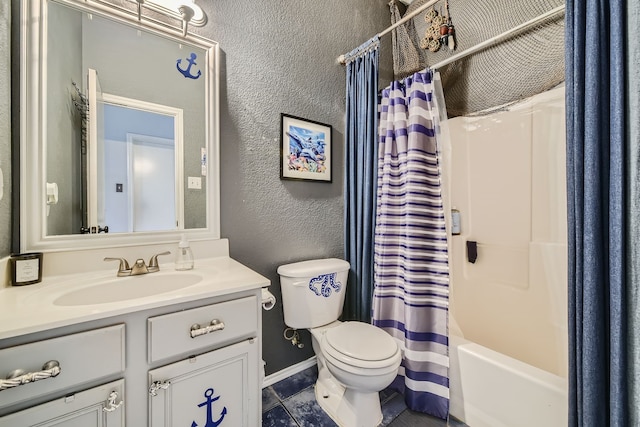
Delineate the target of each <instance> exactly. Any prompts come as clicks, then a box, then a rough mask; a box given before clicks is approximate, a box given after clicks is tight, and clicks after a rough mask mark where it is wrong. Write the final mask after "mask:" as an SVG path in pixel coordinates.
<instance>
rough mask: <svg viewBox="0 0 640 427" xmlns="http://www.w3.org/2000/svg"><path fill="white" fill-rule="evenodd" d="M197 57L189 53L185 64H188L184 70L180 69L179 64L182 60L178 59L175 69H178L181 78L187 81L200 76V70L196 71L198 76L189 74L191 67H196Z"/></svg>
mask: <svg viewBox="0 0 640 427" xmlns="http://www.w3.org/2000/svg"><path fill="white" fill-rule="evenodd" d="M197 57H198V55H196V54H195V53H191V55H189V57H188V58H187V62H188V63H189V65H187V68H186V69H182V68H180V63H181V62H182V59H178V60H177V61H176V68H177V69H178V71H180V73H181V74H182V75H183V76H185V77H186V78H188V79H197V78H198V77H200V75H201V74H202V71H200V70H198V74H191V67H193V66H194V65H198V64H196V58H197Z"/></svg>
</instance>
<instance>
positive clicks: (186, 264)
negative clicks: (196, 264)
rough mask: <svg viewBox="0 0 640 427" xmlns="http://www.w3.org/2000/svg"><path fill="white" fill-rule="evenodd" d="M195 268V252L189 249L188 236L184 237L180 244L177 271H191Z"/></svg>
mask: <svg viewBox="0 0 640 427" xmlns="http://www.w3.org/2000/svg"><path fill="white" fill-rule="evenodd" d="M192 268H193V252H191V248H190V247H189V242H188V241H187V236H186V235H184V234H183V235H182V238H181V239H180V243H178V254H177V255H176V270H191V269H192Z"/></svg>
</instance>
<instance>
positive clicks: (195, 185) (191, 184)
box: [187, 176, 202, 190]
mask: <svg viewBox="0 0 640 427" xmlns="http://www.w3.org/2000/svg"><path fill="white" fill-rule="evenodd" d="M187 188H191V189H194V190H200V189H201V188H202V178H200V177H199V176H190V177H189V178H188V181H187Z"/></svg>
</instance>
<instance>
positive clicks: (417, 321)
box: [373, 70, 449, 419]
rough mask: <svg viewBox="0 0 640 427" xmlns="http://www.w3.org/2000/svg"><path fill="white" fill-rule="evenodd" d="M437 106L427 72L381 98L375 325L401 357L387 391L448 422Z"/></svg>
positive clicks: (445, 275)
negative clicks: (396, 346) (395, 344)
mask: <svg viewBox="0 0 640 427" xmlns="http://www.w3.org/2000/svg"><path fill="white" fill-rule="evenodd" d="M435 100H436V97H435V95H434V84H433V73H432V72H431V71H430V70H427V71H424V72H420V73H416V74H414V75H413V76H410V77H408V78H406V79H405V80H403V81H397V82H394V83H392V84H391V86H390V87H389V88H387V89H385V90H384V91H383V92H382V100H381V102H380V106H379V108H380V123H379V133H378V135H379V157H378V195H377V218H376V230H375V244H374V247H375V255H374V265H375V273H374V279H375V280H374V282H375V289H374V294H373V324H374V325H376V326H378V327H381V328H383V329H384V330H386V331H387V332H388V333H389V334H391V335H392V336H393V337H394V338H395V339H396V341H397V342H398V344H399V345H400V346H401V348H402V350H403V354H404V358H403V361H402V365H401V366H400V370H399V374H398V377H397V378H396V380H395V381H394V383H393V384H392V385H391V388H393V389H396V390H398V391H399V392H401V393H403V394H404V396H405V401H406V403H407V406H408V407H409V408H410V409H412V410H415V411H420V412H424V413H427V414H430V415H434V416H436V417H439V418H442V419H446V418H447V416H448V413H449V378H448V373H449V356H448V335H447V321H448V307H449V266H448V257H447V234H446V229H445V218H444V209H443V202H442V195H441V187H440V168H439V163H438V149H437V142H436V139H437V135H436V134H437V129H438V127H439V126H438V116H439V115H438V111H437V103H436V102H435Z"/></svg>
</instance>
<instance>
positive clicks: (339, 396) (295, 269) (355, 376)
mask: <svg viewBox="0 0 640 427" xmlns="http://www.w3.org/2000/svg"><path fill="white" fill-rule="evenodd" d="M348 271H349V263H347V262H346V261H343V260H339V259H335V258H332V259H321V260H312V261H303V262H299V263H294V264H288V265H283V266H280V267H279V268H278V274H280V283H281V290H282V304H283V309H284V317H285V319H284V320H285V323H286V324H287V326H289V327H291V328H299V329H302V328H305V329H309V331H310V332H311V337H312V344H313V350H314V352H315V354H316V357H317V363H318V380H317V381H316V385H315V394H316V400H317V401H318V404H319V405H320V407H321V408H322V409H323V410H324V411H325V412H326V413H327V414H328V415H329V416H330V417H331V418H332V419H333V421H335V422H336V424H338V425H339V426H341V427H375V426H377V425H378V424H380V422H381V421H382V410H381V408H380V398H379V394H378V393H379V392H380V391H381V390H383V389H384V388H386V387H387V386H389V385H390V384H391V382H393V380H394V378H395V377H396V375H397V373H398V368H399V366H400V362H401V360H402V355H401V351H400V348H399V347H398V345H397V344H396V342H395V340H394V339H393V338H392V337H391V336H390V335H389V334H387V333H386V332H385V331H383V330H382V329H380V328H378V327H376V326H373V325H370V324H368V323H363V322H340V321H338V317H339V316H340V315H341V314H342V307H343V303H344V293H345V286H346V282H347V275H348Z"/></svg>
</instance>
